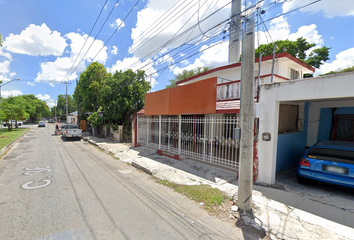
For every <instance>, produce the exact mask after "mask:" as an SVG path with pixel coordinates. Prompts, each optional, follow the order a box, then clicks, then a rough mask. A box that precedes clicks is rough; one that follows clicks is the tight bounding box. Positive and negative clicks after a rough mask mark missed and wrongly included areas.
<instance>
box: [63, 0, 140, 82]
mask: <svg viewBox="0 0 354 240" xmlns="http://www.w3.org/2000/svg"><path fill="white" fill-rule="evenodd" d="M139 1H140V0H139ZM118 2H119V0H117V1H116V3H115V4H114V5H113V8H112V9H111V11H110V12H109V14H108V16H107V17H106V20H105V21H104V23H103V24H102V26H101V28H100V30H99V31H98V33H97V34H96V36H95V38H94V39H93V41H92V43H91V45H90V46H89V48H88V49H87V51H86V53H85V54H84V56H83V57H82V58H81V60H80V62H79V63H78V64H77V66H76V68H75V69H74V71H73V73H74V72H76V69H77V68H78V67H79V65H80V63H81V62H82V60H84V58H85V57H86V55H87V53H88V52H89V51H90V49H91V47H92V45H93V44H94V42H95V41H96V39H97V37H98V35H99V34H100V33H101V31H102V28H103V27H104V25H105V24H106V22H107V20H108V18H109V17H110V16H111V14H112V12H113V10H114V9H115V8H116V6H117V4H118ZM101 50H102V49H101ZM97 55H98V54H97ZM97 55H96V56H95V58H96V57H97ZM95 58H94V59H95ZM73 73H71V74H70V75H69V77H68V79H69V78H70V76H71V75H72V74H73Z"/></svg>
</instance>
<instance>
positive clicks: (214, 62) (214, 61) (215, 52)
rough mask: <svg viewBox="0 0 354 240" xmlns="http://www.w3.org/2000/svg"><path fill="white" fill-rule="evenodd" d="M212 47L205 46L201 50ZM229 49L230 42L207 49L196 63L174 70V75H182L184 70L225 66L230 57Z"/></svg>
mask: <svg viewBox="0 0 354 240" xmlns="http://www.w3.org/2000/svg"><path fill="white" fill-rule="evenodd" d="M214 44H215V43H214ZM214 44H211V45H214ZM211 45H203V46H202V47H201V48H200V50H204V49H206V48H208V47H210V46H211ZM228 47H229V42H228V41H225V42H223V43H221V44H220V45H216V46H215V47H212V48H210V49H207V50H205V51H204V52H203V53H202V55H201V56H200V57H199V58H197V59H195V61H194V63H192V64H190V65H188V66H186V67H174V68H172V71H173V74H175V75H176V74H178V73H181V72H182V71H183V70H192V69H195V68H197V67H219V66H222V65H225V64H227V62H228V55H229V48H228ZM184 61H185V60H184ZM184 61H182V62H181V63H183V62H184Z"/></svg>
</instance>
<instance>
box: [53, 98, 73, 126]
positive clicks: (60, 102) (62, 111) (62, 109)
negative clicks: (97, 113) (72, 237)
mask: <svg viewBox="0 0 354 240" xmlns="http://www.w3.org/2000/svg"><path fill="white" fill-rule="evenodd" d="M76 110H77V105H76V101H75V100H74V99H73V97H72V96H70V95H68V113H71V112H74V111H76ZM56 111H57V117H58V118H60V119H62V120H65V119H66V95H61V94H60V95H58V99H57V106H56ZM51 115H52V116H55V107H52V108H51Z"/></svg>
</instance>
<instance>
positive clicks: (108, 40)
mask: <svg viewBox="0 0 354 240" xmlns="http://www.w3.org/2000/svg"><path fill="white" fill-rule="evenodd" d="M139 2H140V0H138V1H137V2H136V3H135V5H134V7H132V8H131V9H130V11H129V13H128V14H127V15H126V16H125V18H124V19H123V21H122V22H121V23H120V24H119V26H118V27H117V29H116V30H115V31H114V32H113V33H112V35H111V36H110V37H109V38H108V40H107V41H106V42H105V44H104V45H103V46H102V48H101V49H100V50H99V51H98V53H97V54H96V56H95V57H94V58H93V59H92V61H93V60H95V58H96V57H97V55H98V54H99V53H100V52H101V51H102V49H103V48H104V47H105V46H106V45H107V43H108V42H109V41H110V40H111V38H112V37H113V35H114V34H115V33H116V32H117V31H118V29H119V28H120V26H121V25H122V24H123V23H124V22H125V20H126V19H127V18H128V17H129V15H130V13H131V12H132V11H133V10H134V9H135V7H136V5H138V3H139Z"/></svg>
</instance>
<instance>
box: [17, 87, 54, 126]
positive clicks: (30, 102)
mask: <svg viewBox="0 0 354 240" xmlns="http://www.w3.org/2000/svg"><path fill="white" fill-rule="evenodd" d="M19 98H21V99H23V104H24V106H25V108H26V112H27V113H28V114H29V116H28V117H29V118H30V121H31V122H34V121H35V120H36V119H37V118H42V117H48V116H50V111H49V107H48V106H47V104H46V102H45V101H42V100H40V99H38V98H37V97H36V96H35V95H33V94H30V95H22V96H19Z"/></svg>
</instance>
